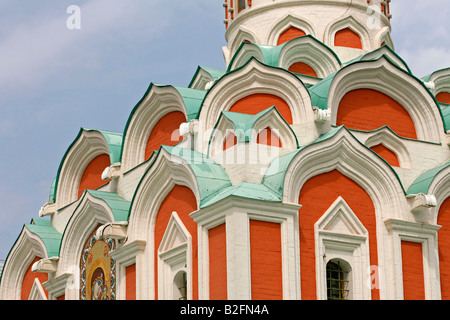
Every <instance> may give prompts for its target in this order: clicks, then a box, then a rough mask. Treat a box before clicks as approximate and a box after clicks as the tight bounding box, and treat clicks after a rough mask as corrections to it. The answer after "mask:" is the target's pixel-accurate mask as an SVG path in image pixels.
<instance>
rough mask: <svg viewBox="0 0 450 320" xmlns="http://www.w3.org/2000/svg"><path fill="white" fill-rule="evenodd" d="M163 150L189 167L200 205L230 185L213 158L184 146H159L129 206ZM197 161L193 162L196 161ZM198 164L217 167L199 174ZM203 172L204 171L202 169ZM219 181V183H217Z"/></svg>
mask: <svg viewBox="0 0 450 320" xmlns="http://www.w3.org/2000/svg"><path fill="white" fill-rule="evenodd" d="M162 150H164V151H165V152H167V153H168V154H170V155H174V156H176V157H178V158H180V159H182V160H184V161H186V163H187V164H188V165H189V166H190V167H191V169H192V171H193V172H194V175H195V177H196V181H197V186H198V189H199V190H198V191H199V195H200V199H199V203H200V207H201V205H202V203H203V201H204V199H206V198H208V197H210V196H211V195H213V194H215V193H216V192H218V191H220V190H222V189H224V188H226V187H229V186H230V185H231V181H230V180H229V178H228V175H227V174H226V172H225V170H224V169H223V168H222V166H220V165H219V164H218V163H216V162H215V161H214V160H212V159H210V158H208V157H206V156H205V155H204V154H202V153H199V152H197V151H195V150H192V149H186V148H180V147H172V146H165V145H162V146H160V148H159V150H158V151H157V154H156V156H155V157H154V159H153V160H152V162H151V164H150V165H149V166H148V168H147V169H146V171H145V172H144V174H143V175H142V176H141V179H140V181H139V182H138V184H137V186H136V188H135V191H134V194H133V197H132V199H131V202H130V208H131V207H132V206H133V203H134V201H135V200H136V194H137V192H138V190H139V188H140V186H141V184H142V183H143V180H144V178H145V177H146V175H147V173H148V172H149V171H150V170H151V169H152V168H153V166H154V164H155V163H156V161H157V160H158V158H159V155H160V154H161V151H162ZM192 159H194V160H195V161H194V162H192V161H190V160H192ZM197 161H198V163H195V162H197ZM199 165H206V166H207V167H209V166H211V165H213V166H214V168H216V169H219V170H215V171H214V172H213V171H211V173H210V175H209V176H208V175H204V174H201V173H202V172H201V171H202V169H201V168H200V167H199ZM203 173H204V171H203ZM217 173H220V176H221V177H218V175H217ZM218 182H221V183H218Z"/></svg>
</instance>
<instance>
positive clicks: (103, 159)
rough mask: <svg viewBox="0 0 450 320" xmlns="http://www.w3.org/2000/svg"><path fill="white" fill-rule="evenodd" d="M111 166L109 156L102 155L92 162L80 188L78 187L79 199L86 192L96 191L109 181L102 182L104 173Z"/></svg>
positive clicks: (83, 176)
mask: <svg viewBox="0 0 450 320" xmlns="http://www.w3.org/2000/svg"><path fill="white" fill-rule="evenodd" d="M110 165H111V160H110V159H109V155H107V154H102V155H99V156H98V157H96V158H95V159H94V160H92V161H91V162H90V163H89V164H88V166H87V167H86V169H84V172H83V175H82V176H81V181H80V186H79V187H78V198H79V197H80V196H81V194H82V193H83V191H84V190H95V189H97V188H99V187H101V186H102V185H104V184H105V183H107V182H108V181H103V180H102V173H103V170H105V169H106V168H107V167H109V166H110Z"/></svg>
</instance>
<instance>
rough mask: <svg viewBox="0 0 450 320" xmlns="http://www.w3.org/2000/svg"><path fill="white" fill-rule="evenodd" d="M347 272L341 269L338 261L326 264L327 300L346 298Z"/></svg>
mask: <svg viewBox="0 0 450 320" xmlns="http://www.w3.org/2000/svg"><path fill="white" fill-rule="evenodd" d="M348 293H349V290H348V280H347V272H345V271H343V270H342V268H341V266H340V265H339V262H337V263H334V262H328V264H327V298H328V300H346V299H347V297H348Z"/></svg>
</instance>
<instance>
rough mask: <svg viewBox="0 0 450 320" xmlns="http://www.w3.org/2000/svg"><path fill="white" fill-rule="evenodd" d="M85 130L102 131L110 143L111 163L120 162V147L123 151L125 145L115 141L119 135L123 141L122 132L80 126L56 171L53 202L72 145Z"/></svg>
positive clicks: (52, 195) (52, 191)
mask: <svg viewBox="0 0 450 320" xmlns="http://www.w3.org/2000/svg"><path fill="white" fill-rule="evenodd" d="M85 131H96V132H99V133H101V134H102V135H103V137H104V139H105V141H106V143H107V144H108V152H109V157H110V160H111V164H114V163H116V162H120V158H121V155H120V156H119V149H120V153H121V152H122V151H121V150H122V147H123V143H121V146H120V147H119V146H118V145H117V141H115V140H116V139H117V136H119V135H121V136H122V142H123V134H122V133H118V132H112V131H105V130H96V129H86V128H80V130H79V131H78V134H77V136H76V137H75V139H74V140H73V141H72V143H71V144H70V145H69V147H68V148H67V150H66V152H65V153H64V156H63V157H62V159H61V162H60V163H59V166H58V170H57V172H56V178H55V180H54V181H53V183H52V187H51V189H50V196H49V198H50V200H52V201H53V202H55V201H56V193H57V191H58V183H59V176H60V174H61V169H62V166H63V164H64V162H65V161H66V158H67V155H68V154H69V152H70V150H71V149H72V147H73V146H74V145H75V143H76V142H77V141H78V139H79V138H80V137H81V135H82V134H83V132H85ZM113 141H114V144H111V145H110V144H109V143H110V142H111V143H112V142H113ZM110 148H111V149H110Z"/></svg>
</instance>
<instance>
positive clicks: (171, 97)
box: [122, 84, 187, 172]
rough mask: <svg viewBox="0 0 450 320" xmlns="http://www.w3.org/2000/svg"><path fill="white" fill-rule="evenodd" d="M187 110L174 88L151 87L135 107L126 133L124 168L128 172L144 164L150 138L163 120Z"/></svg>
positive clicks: (123, 157) (123, 155)
mask: <svg viewBox="0 0 450 320" xmlns="http://www.w3.org/2000/svg"><path fill="white" fill-rule="evenodd" d="M174 111H179V112H182V113H184V114H185V116H186V119H187V110H186V106H185V105H184V101H183V98H182V97H181V95H180V93H179V92H178V90H177V89H176V88H174V87H173V86H158V85H153V84H152V85H151V88H150V89H149V91H148V93H146V95H145V97H144V98H143V99H142V100H141V101H140V103H139V104H138V105H137V106H136V107H135V109H134V111H133V112H132V113H131V116H130V119H129V120H128V124H127V127H126V129H125V133H124V141H123V152H122V167H123V171H124V172H125V171H128V170H130V169H132V168H134V167H136V166H137V165H139V164H141V163H142V162H144V161H145V160H146V159H145V149H146V146H147V142H148V138H149V137H150V134H151V132H152V130H153V128H154V126H155V125H156V124H157V123H158V121H159V120H161V118H163V117H164V116H165V115H167V114H168V113H170V112H174Z"/></svg>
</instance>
